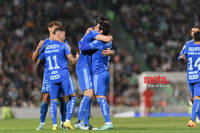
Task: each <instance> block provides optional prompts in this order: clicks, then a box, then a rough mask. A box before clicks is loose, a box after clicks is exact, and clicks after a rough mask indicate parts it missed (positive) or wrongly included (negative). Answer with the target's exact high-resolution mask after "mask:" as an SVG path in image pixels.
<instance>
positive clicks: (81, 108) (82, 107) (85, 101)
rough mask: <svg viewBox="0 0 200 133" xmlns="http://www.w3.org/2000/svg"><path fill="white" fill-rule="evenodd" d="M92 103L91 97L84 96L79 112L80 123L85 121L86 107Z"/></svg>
mask: <svg viewBox="0 0 200 133" xmlns="http://www.w3.org/2000/svg"><path fill="white" fill-rule="evenodd" d="M90 101H91V98H90V97H88V96H83V99H82V100H81V104H80V107H79V111H78V121H82V120H83V116H84V114H85V110H86V107H87V105H88V103H89V102H90Z"/></svg>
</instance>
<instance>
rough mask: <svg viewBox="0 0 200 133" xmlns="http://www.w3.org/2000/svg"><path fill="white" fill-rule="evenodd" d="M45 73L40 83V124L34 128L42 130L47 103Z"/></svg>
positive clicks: (47, 89)
mask: <svg viewBox="0 0 200 133" xmlns="http://www.w3.org/2000/svg"><path fill="white" fill-rule="evenodd" d="M47 78H48V77H47V76H46V74H44V78H43V85H42V91H41V92H42V97H43V98H42V103H41V106H40V125H39V126H38V128H37V129H36V130H42V129H43V128H44V126H45V118H46V114H47V111H48V104H49V101H50V99H49V87H50V85H49V81H48V80H47Z"/></svg>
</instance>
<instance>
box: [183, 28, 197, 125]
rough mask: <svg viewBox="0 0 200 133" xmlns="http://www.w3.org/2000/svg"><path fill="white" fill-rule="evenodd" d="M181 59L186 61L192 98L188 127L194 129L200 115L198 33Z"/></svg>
mask: <svg viewBox="0 0 200 133" xmlns="http://www.w3.org/2000/svg"><path fill="white" fill-rule="evenodd" d="M183 58H185V59H187V80H188V83H189V85H190V92H191V96H192V97H193V98H194V102H193V105H192V113H191V120H190V121H189V122H188V127H196V124H195V119H196V116H199V114H200V32H199V31H197V32H195V33H194V43H192V44H190V45H186V48H185V53H184V55H183Z"/></svg>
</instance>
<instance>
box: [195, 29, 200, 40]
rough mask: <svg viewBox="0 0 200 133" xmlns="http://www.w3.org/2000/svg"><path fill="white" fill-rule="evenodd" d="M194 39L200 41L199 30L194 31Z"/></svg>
mask: <svg viewBox="0 0 200 133" xmlns="http://www.w3.org/2000/svg"><path fill="white" fill-rule="evenodd" d="M194 41H195V42H199V41H200V32H199V31H197V32H195V33H194Z"/></svg>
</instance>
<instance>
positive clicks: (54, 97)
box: [50, 83, 61, 130]
mask: <svg viewBox="0 0 200 133" xmlns="http://www.w3.org/2000/svg"><path fill="white" fill-rule="evenodd" d="M60 93H61V91H60V84H59V83H52V84H51V88H50V99H51V107H50V112H51V118H52V123H53V128H52V130H57V129H58V125H57V105H58V102H59V97H60Z"/></svg>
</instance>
